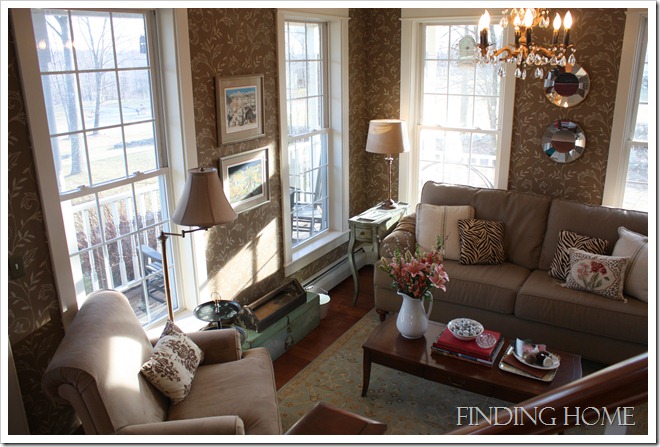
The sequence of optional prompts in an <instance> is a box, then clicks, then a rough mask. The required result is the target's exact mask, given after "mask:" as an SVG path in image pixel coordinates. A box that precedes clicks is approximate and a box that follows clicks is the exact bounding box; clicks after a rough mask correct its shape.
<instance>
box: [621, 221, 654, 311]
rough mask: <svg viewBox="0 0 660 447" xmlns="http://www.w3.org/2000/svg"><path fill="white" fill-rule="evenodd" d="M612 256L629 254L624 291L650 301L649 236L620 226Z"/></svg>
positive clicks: (639, 298)
mask: <svg viewBox="0 0 660 447" xmlns="http://www.w3.org/2000/svg"><path fill="white" fill-rule="evenodd" d="M612 256H628V257H630V262H629V264H628V269H627V270H626V280H625V283H624V285H623V292H624V293H625V294H626V295H630V296H632V297H634V298H637V299H638V300H640V301H643V302H645V303H648V302H649V238H648V236H644V235H643V234H638V233H635V232H633V231H630V230H629V229H627V228H626V227H619V239H618V240H617V241H616V244H614V251H612Z"/></svg>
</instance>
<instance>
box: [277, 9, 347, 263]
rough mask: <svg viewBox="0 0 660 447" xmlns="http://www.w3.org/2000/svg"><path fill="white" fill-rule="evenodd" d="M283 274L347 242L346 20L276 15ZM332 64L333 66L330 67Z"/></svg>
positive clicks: (302, 15)
mask: <svg viewBox="0 0 660 447" xmlns="http://www.w3.org/2000/svg"><path fill="white" fill-rule="evenodd" d="M278 27H279V39H280V40H279V45H280V61H279V64H280V73H282V74H283V75H282V77H281V79H280V95H281V103H280V117H281V135H282V139H281V156H280V158H281V168H282V169H281V170H282V180H283V181H282V193H283V194H282V195H283V200H282V201H283V206H284V209H283V216H284V224H283V228H284V242H285V258H286V259H285V270H286V271H287V274H290V273H292V272H293V271H296V270H298V269H299V268H301V267H303V266H304V265H306V264H308V263H309V262H311V261H313V260H314V259H317V258H318V257H320V256H322V255H323V254H325V253H327V252H328V251H329V250H330V249H332V248H335V247H337V246H338V245H339V244H340V243H342V242H344V240H345V239H346V234H345V226H346V223H345V221H346V202H347V200H346V198H347V191H346V189H347V174H348V173H347V169H346V168H345V166H343V161H345V160H346V159H347V156H346V152H347V144H346V134H347V124H346V118H345V117H346V116H347V115H348V114H347V113H346V107H347V98H346V97H345V94H344V93H343V92H344V91H345V89H343V88H342V87H345V82H346V73H347V70H346V56H347V55H346V50H347V47H346V36H345V34H346V29H347V28H346V18H345V17H344V18H341V17H333V16H319V15H316V14H301V13H290V12H286V11H280V12H279V20H278ZM333 65H335V67H334V68H333Z"/></svg>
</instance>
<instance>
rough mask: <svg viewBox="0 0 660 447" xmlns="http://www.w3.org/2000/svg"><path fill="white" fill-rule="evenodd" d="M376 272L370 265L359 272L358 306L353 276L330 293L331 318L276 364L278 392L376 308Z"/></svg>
mask: <svg viewBox="0 0 660 447" xmlns="http://www.w3.org/2000/svg"><path fill="white" fill-rule="evenodd" d="M373 272H374V269H373V266H371V265H367V266H365V267H363V268H362V269H361V270H360V272H359V277H360V294H359V296H358V299H357V303H356V304H355V307H353V293H354V292H353V291H354V285H353V277H352V276H349V277H348V278H347V279H346V280H344V281H343V282H341V283H340V284H338V285H337V286H336V287H335V288H333V289H332V290H330V291H329V295H330V305H329V306H330V307H329V310H328V316H327V317H326V318H324V319H322V320H321V322H320V324H319V327H317V328H316V329H314V330H313V331H312V332H310V333H309V334H308V335H307V336H306V337H305V338H303V339H302V340H300V341H299V342H298V343H297V344H295V345H294V346H293V347H292V348H291V349H289V350H288V351H287V352H286V353H284V354H283V355H282V356H281V357H279V358H278V359H277V360H275V362H273V365H274V367H275V382H276V384H277V389H278V390H279V389H280V388H281V387H282V386H283V385H284V384H285V383H287V382H288V381H289V380H291V379H292V378H293V376H295V375H296V374H298V373H299V372H300V371H301V370H302V369H303V368H305V366H307V365H309V364H310V363H311V362H312V360H314V359H315V358H316V357H317V356H318V355H319V354H321V353H322V352H323V351H324V350H325V349H326V348H327V347H328V346H330V345H331V344H332V343H333V342H334V341H335V340H337V339H338V338H339V337H340V336H341V335H342V334H343V333H344V332H346V331H347V330H348V329H349V328H350V327H351V326H353V325H354V324H355V323H357V322H358V321H359V320H360V319H361V318H362V317H363V316H365V315H366V314H367V312H369V311H370V310H371V309H372V308H373V307H374V287H373V277H374V275H373Z"/></svg>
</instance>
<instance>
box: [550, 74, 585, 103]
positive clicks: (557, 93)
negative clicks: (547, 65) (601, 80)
mask: <svg viewBox="0 0 660 447" xmlns="http://www.w3.org/2000/svg"><path fill="white" fill-rule="evenodd" d="M543 87H544V90H545V96H546V98H548V100H549V101H550V102H551V103H553V104H554V105H556V106H559V107H573V106H574V105H577V104H579V103H581V102H582V100H584V98H585V97H586V96H587V93H589V75H588V74H587V71H586V70H585V69H584V67H581V66H580V65H566V66H565V67H555V68H553V69H552V70H550V71H549V72H548V76H547V77H546V78H545V82H544V83H543Z"/></svg>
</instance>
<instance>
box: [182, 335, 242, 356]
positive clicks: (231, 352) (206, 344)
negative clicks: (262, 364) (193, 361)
mask: <svg viewBox="0 0 660 447" xmlns="http://www.w3.org/2000/svg"><path fill="white" fill-rule="evenodd" d="M186 335H188V337H190V339H191V340H192V341H193V342H194V343H195V344H196V345H197V346H199V349H201V350H202V351H204V359H203V360H202V363H200V365H212V364H214V363H224V362H233V361H234V360H240V359H241V356H242V350H241V341H240V336H239V333H238V331H237V330H236V329H234V328H227V329H214V330H208V331H197V332H188V333H187V334H186Z"/></svg>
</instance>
